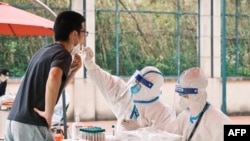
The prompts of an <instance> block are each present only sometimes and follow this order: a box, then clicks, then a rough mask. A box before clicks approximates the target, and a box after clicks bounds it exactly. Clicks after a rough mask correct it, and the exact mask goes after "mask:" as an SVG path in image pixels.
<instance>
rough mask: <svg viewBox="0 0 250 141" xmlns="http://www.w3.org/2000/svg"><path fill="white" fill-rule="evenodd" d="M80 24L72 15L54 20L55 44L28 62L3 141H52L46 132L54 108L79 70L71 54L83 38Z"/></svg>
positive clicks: (78, 16)
mask: <svg viewBox="0 0 250 141" xmlns="http://www.w3.org/2000/svg"><path fill="white" fill-rule="evenodd" d="M84 22H85V18H84V17H83V16H82V15H81V14H79V13H77V12H73V11H64V12H62V13H60V14H59V15H58V16H57V18H56V20H55V23H54V32H55V41H56V42H55V43H53V44H51V45H48V46H45V47H42V48H40V49H39V50H38V51H37V52H36V53H35V54H34V56H33V57H32V59H31V60H30V62H29V65H28V67H27V70H26V72H25V76H24V77H23V80H22V82H21V84H20V87H19V90H18V92H17V95H16V98H15V101H14V103H13V107H12V109H11V111H10V113H9V116H8V121H7V124H6V131H5V133H6V134H5V140H6V141H42V140H46V141H53V140H54V139H53V136H52V135H51V133H50V132H49V127H50V126H51V122H52V115H53V112H54V107H55V105H56V103H57V101H58V99H59V97H60V94H61V92H62V91H63V89H64V88H65V86H66V84H67V83H68V82H69V81H70V79H71V78H73V77H74V75H75V73H76V72H77V70H79V69H80V68H81V67H82V60H81V57H80V55H79V54H77V51H75V50H80V49H81V47H82V45H83V44H84V42H85V39H86V36H87V32H86V30H85V27H84ZM79 48H80V49H79ZM72 56H73V57H72ZM72 60H73V61H72Z"/></svg>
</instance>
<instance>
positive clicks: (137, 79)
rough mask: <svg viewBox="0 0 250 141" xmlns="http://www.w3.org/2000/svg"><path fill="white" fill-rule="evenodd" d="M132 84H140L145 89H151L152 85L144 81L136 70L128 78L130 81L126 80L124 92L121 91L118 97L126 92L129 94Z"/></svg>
mask: <svg viewBox="0 0 250 141" xmlns="http://www.w3.org/2000/svg"><path fill="white" fill-rule="evenodd" d="M134 83H140V84H142V85H144V86H145V87H147V88H149V89H151V88H152V87H153V83H152V82H150V81H148V80H146V79H145V78H144V77H143V76H142V75H141V74H140V71H138V70H136V71H135V72H134V73H133V75H132V76H131V77H130V79H129V80H128V82H127V83H126V86H125V88H124V90H123V91H122V93H121V94H120V97H122V96H123V95H124V94H125V93H126V92H129V89H130V87H131V85H132V84H134Z"/></svg>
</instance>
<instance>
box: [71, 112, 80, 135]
mask: <svg viewBox="0 0 250 141" xmlns="http://www.w3.org/2000/svg"><path fill="white" fill-rule="evenodd" d="M81 127H82V125H81V123H80V118H79V116H75V122H74V123H72V139H74V140H78V139H79V138H80V129H81Z"/></svg>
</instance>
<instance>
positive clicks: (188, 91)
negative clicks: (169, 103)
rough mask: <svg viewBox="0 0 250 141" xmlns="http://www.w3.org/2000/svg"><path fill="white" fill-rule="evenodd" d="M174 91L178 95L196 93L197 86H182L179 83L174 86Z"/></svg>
mask: <svg viewBox="0 0 250 141" xmlns="http://www.w3.org/2000/svg"><path fill="white" fill-rule="evenodd" d="M175 92H177V93H178V94H179V95H180V96H184V95H186V94H197V93H198V89H197V88H183V87H182V86H181V85H180V84H177V85H176V86H175Z"/></svg>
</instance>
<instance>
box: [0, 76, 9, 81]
mask: <svg viewBox="0 0 250 141" xmlns="http://www.w3.org/2000/svg"><path fill="white" fill-rule="evenodd" d="M7 79H8V77H5V76H3V75H2V76H0V82H4V81H5V80H7Z"/></svg>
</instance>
